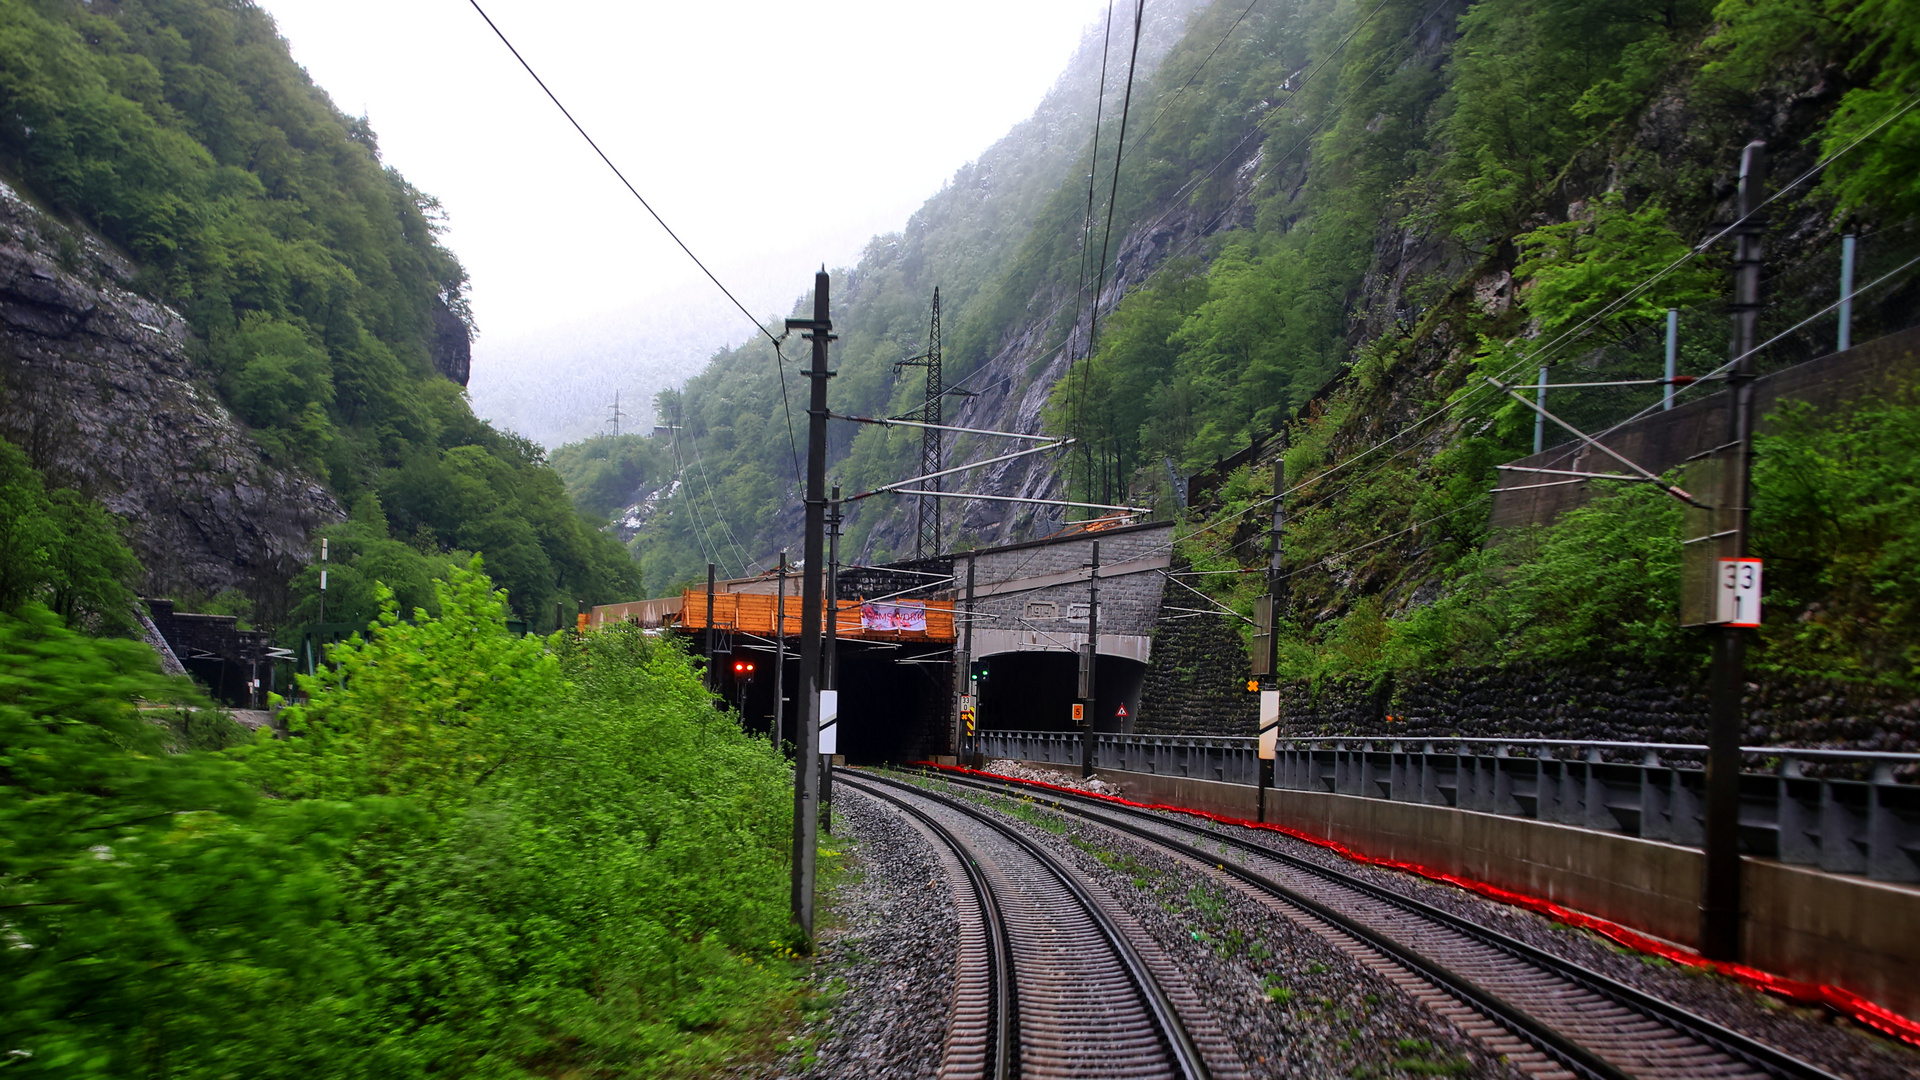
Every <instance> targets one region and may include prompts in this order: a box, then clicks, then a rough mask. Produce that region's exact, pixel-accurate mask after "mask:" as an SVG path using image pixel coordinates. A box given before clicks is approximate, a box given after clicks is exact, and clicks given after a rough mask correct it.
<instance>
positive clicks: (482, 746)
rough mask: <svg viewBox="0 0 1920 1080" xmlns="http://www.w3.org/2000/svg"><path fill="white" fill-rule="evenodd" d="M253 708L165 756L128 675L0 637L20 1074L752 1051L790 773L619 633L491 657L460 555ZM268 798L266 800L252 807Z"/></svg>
mask: <svg viewBox="0 0 1920 1080" xmlns="http://www.w3.org/2000/svg"><path fill="white" fill-rule="evenodd" d="M450 578H451V580H449V581H446V582H441V583H437V584H436V591H437V596H436V608H437V610H438V613H439V614H438V615H437V616H433V615H426V614H424V613H422V614H421V615H420V616H419V617H418V618H417V620H416V621H415V622H413V623H406V622H402V621H401V620H400V619H399V616H398V612H397V610H396V609H395V607H394V604H393V602H392V597H391V594H390V593H383V600H384V603H385V610H384V612H383V614H382V616H381V619H380V621H379V623H378V624H377V625H376V626H375V627H374V628H373V630H372V631H371V633H370V634H369V635H368V636H367V637H366V638H365V639H361V638H358V637H356V638H354V639H353V640H351V641H349V642H348V643H346V644H344V645H341V646H338V647H336V648H335V649H333V651H332V653H331V659H332V661H333V662H334V664H335V668H334V669H333V670H331V671H329V672H326V673H323V674H322V675H321V676H320V677H319V678H318V679H309V680H306V681H305V683H304V684H303V685H304V689H305V690H306V691H307V692H308V693H309V695H310V702H309V703H308V704H307V705H306V706H304V707H301V708H293V709H288V710H286V712H285V713H284V714H283V715H284V716H285V718H286V720H287V723H288V726H289V728H290V730H291V732H292V736H291V737H290V738H288V739H285V740H280V741H274V740H271V739H265V738H264V737H263V740H262V741H260V742H256V743H253V744H250V745H248V746H245V747H242V748H240V749H239V750H236V751H230V752H227V753H224V754H210V753H196V752H180V753H170V752H169V751H168V746H167V741H168V732H167V731H166V730H165V729H164V728H163V727H161V726H159V725H157V724H154V723H150V722H149V721H147V720H146V719H144V718H142V716H141V715H140V713H139V712H138V711H137V710H136V708H135V702H136V701H167V700H179V699H181V697H182V695H183V694H184V690H183V684H182V683H180V682H177V681H173V682H170V681H168V680H164V679H162V678H160V677H159V676H158V675H157V674H155V673H154V670H153V658H152V654H151V652H150V651H149V650H147V649H145V647H144V646H140V645H137V644H133V643H127V642H114V641H101V640H94V639H88V638H85V637H81V636H79V635H77V634H75V633H73V632H71V631H68V630H66V629H64V628H63V627H61V626H60V624H59V620H58V619H57V618H55V617H54V616H52V615H51V614H49V613H46V612H45V611H44V610H42V609H37V608H28V609H26V612H27V613H26V615H25V616H24V617H23V618H22V619H0V735H3V736H4V746H5V747H6V749H5V752H4V756H0V911H4V912H5V915H4V918H0V935H3V936H4V937H5V938H6V941H7V945H8V947H6V948H0V1052H11V1051H19V1052H18V1053H10V1054H9V1057H8V1058H7V1059H6V1060H7V1065H6V1066H5V1067H6V1068H7V1069H9V1070H10V1071H13V1072H15V1073H17V1074H18V1075H21V1076H48V1077H52V1076H59V1077H73V1076H101V1077H107V1076H113V1077H196V1078H197V1077H206V1078H213V1077H231V1076H250V1077H288V1078H292V1077H305V1078H325V1077H368V1078H387V1077H426V1076H429V1075H455V1076H470V1077H515V1078H519V1077H533V1076H554V1075H580V1076H589V1075H590V1076H601V1077H637V1076H655V1075H662V1074H672V1073H679V1072H685V1071H687V1070H689V1069H693V1068H700V1067H707V1066H711V1065H714V1064H716V1063H718V1062H721V1061H723V1060H726V1059H728V1058H731V1057H734V1056H737V1055H738V1054H740V1053H742V1052H755V1053H759V1052H764V1050H765V1048H766V1045H767V1040H768V1039H769V1038H770V1036H771V1032H772V1031H773V1030H774V1029H775V1028H776V1027H777V1026H778V1024H779V1023H780V1022H781V1020H782V1018H783V1017H784V1016H786V1015H788V1013H789V1012H790V1005H791V1001H792V998H793V995H794V993H795V991H796V988H797V982H796V980H795V978H794V973H793V971H792V968H791V966H790V964H789V959H790V957H791V953H790V952H789V951H788V949H787V947H786V945H787V943H788V942H789V940H790V937H789V931H788V921H787V858H788V843H789V834H790V825H791V809H790V808H791V793H792V787H791V773H790V771H789V769H788V767H787V765H786V763H785V762H784V761H783V760H782V759H781V758H780V756H779V755H778V754H777V753H775V752H774V751H773V750H772V749H771V748H770V747H769V746H767V744H766V743H765V742H764V741H762V740H756V739H752V738H749V737H748V736H747V735H745V734H744V733H742V732H741V730H740V728H739V725H738V722H737V720H736V719H735V718H734V717H732V716H730V715H728V714H725V713H721V712H718V711H716V710H715V709H714V708H713V706H712V702H711V697H710V695H708V694H707V692H706V691H705V689H704V688H703V686H702V683H701V680H700V677H699V675H698V673H697V672H696V671H695V668H694V665H693V662H692V661H691V659H690V658H689V657H688V656H687V655H686V654H685V653H684V652H683V651H681V650H680V649H679V648H677V647H676V646H674V645H672V644H669V643H663V642H660V641H657V640H654V639H652V638H649V637H647V636H646V635H645V634H644V633H643V632H641V631H640V630H639V629H637V628H624V627H623V628H616V629H612V630H608V631H605V632H596V633H593V634H589V635H587V636H586V637H584V638H571V637H565V636H558V635H557V636H555V637H553V638H551V639H546V640H543V639H540V638H537V637H521V636H515V635H512V634H510V633H508V631H507V628H506V625H505V612H506V607H505V599H504V597H503V595H502V594H501V593H499V592H496V591H494V589H493V588H492V585H491V583H490V582H489V581H488V580H487V578H486V577H485V576H484V575H483V574H482V573H481V572H480V570H479V565H478V561H477V560H476V561H475V563H474V564H473V565H472V566H470V567H468V568H464V569H458V570H456V571H455V572H453V573H452V574H451V575H450ZM263 795H264V796H266V797H264V798H263V797H262V796H263Z"/></svg>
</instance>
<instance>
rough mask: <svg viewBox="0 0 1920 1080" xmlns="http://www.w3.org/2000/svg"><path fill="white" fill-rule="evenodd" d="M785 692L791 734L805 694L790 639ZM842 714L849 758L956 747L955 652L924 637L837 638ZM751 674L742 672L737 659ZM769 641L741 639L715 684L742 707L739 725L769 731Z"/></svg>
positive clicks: (903, 757) (841, 745)
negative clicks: (951, 718) (951, 738)
mask: <svg viewBox="0 0 1920 1080" xmlns="http://www.w3.org/2000/svg"><path fill="white" fill-rule="evenodd" d="M788 649H789V651H788V652H787V670H786V679H785V684H784V686H783V688H782V689H783V691H784V693H785V695H786V698H787V707H786V710H785V719H784V721H783V726H782V729H781V737H782V740H783V741H785V742H789V743H790V742H792V741H793V731H794V724H795V722H796V719H795V718H796V716H797V714H798V710H799V700H800V662H799V657H798V655H796V653H795V652H794V651H793V642H791V641H790V642H789V643H788ZM839 654H840V664H839V667H840V679H839V684H840V721H839V724H838V729H839V734H838V740H837V742H838V746H837V749H838V752H839V753H841V754H843V755H845V757H846V759H847V763H848V764H850V765H873V764H879V763H882V762H906V761H915V760H919V759H921V758H926V757H930V756H932V755H934V754H944V753H952V750H950V749H949V748H948V747H947V745H946V743H947V725H948V715H949V712H950V709H951V705H950V702H951V694H952V685H951V683H950V681H949V680H950V679H951V678H952V667H953V663H952V653H951V652H949V651H948V650H947V648H946V647H944V646H936V645H929V644H926V643H906V644H901V645H895V644H892V643H889V642H864V641H847V640H842V641H841V642H839ZM741 663H751V664H752V665H753V670H752V671H751V673H747V672H740V673H738V674H736V672H735V670H734V667H735V665H736V664H741ZM773 667H774V652H773V649H772V648H771V647H768V646H761V645H758V644H755V645H750V646H743V645H741V644H739V643H737V642H736V644H735V645H734V649H733V651H732V652H731V653H718V654H715V656H714V669H715V686H716V687H718V689H719V693H720V696H721V697H722V698H723V699H724V700H725V701H726V703H727V704H728V705H730V706H732V707H733V708H734V709H736V710H737V711H738V712H739V713H740V718H741V726H742V727H744V728H745V729H746V730H747V731H750V732H753V733H754V734H757V735H759V736H761V737H762V738H765V737H766V736H767V734H768V731H769V730H770V729H771V727H772V722H773Z"/></svg>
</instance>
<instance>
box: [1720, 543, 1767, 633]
mask: <svg viewBox="0 0 1920 1080" xmlns="http://www.w3.org/2000/svg"><path fill="white" fill-rule="evenodd" d="M1717 594H1718V611H1717V612H1716V613H1715V614H1716V615H1717V618H1715V619H1714V620H1713V621H1714V622H1717V623H1724V624H1726V625H1728V626H1759V625H1760V560H1759V559H1721V560H1720V588H1719V589H1718V590H1717Z"/></svg>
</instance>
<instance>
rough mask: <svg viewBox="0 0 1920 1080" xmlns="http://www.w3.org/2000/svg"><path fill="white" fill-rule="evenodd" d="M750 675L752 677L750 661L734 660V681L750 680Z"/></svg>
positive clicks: (751, 663)
mask: <svg viewBox="0 0 1920 1080" xmlns="http://www.w3.org/2000/svg"><path fill="white" fill-rule="evenodd" d="M752 675H753V661H751V660H735V661H734V662H733V677H734V678H736V679H746V678H750V677H752Z"/></svg>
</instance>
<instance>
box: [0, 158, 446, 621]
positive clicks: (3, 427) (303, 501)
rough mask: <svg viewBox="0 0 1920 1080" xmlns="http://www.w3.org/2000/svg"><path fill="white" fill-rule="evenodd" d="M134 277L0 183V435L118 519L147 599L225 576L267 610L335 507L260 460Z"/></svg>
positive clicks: (109, 253)
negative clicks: (142, 573) (137, 289)
mask: <svg viewBox="0 0 1920 1080" xmlns="http://www.w3.org/2000/svg"><path fill="white" fill-rule="evenodd" d="M133 276H134V275H133V267H132V265H131V264H130V263H129V262H128V261H127V260H126V259H125V258H123V257H121V256H120V255H118V254H117V253H115V252H114V251H113V250H112V249H110V248H109V247H108V246H107V245H105V244H103V243H102V242H101V241H99V240H98V239H97V238H95V237H93V236H91V235H89V234H87V233H85V232H84V231H82V230H81V229H79V228H76V227H70V226H68V225H66V224H63V223H62V222H60V221H58V220H56V219H54V218H53V217H52V216H51V215H49V214H47V213H46V212H44V211H42V210H40V209H39V208H38V207H36V206H34V205H33V204H32V203H30V202H28V201H27V200H26V199H25V198H24V197H23V196H22V195H21V194H20V193H19V192H17V191H16V190H14V189H13V188H11V187H9V186H7V185H6V184H4V183H0V436H5V437H6V438H7V439H9V440H11V441H12V442H14V443H15V444H16V445H18V446H20V447H21V448H22V449H23V450H24V451H25V452H26V453H27V455H28V456H29V457H30V458H31V459H32V461H33V464H34V466H35V467H36V468H38V469H40V470H41V471H42V472H43V473H45V474H46V476H47V479H48V481H49V482H50V483H53V484H58V485H61V486H66V487H72V488H76V489H78V490H80V491H82V492H84V493H85V494H87V495H90V496H92V497H93V498H95V499H97V500H99V501H100V503H101V504H102V505H104V506H105V507H106V508H107V509H109V510H111V511H113V512H114V513H116V514H119V515H120V516H121V517H123V518H125V519H126V520H127V522H128V523H129V525H130V530H129V535H128V540H129V542H130V543H131V545H132V547H133V549H134V552H135V553H136V554H137V555H139V557H140V561H141V563H142V565H144V566H145V567H146V573H147V579H146V580H145V581H144V582H142V583H141V586H140V591H142V592H143V593H145V594H146V595H151V596H165V595H172V594H178V593H183V592H200V593H209V594H210V593H215V592H218V591H219V590H221V589H223V588H227V587H229V586H232V587H238V588H240V589H242V590H244V591H245V592H247V593H248V594H249V595H250V596H252V597H253V598H254V600H255V602H256V604H258V605H260V609H259V611H260V614H261V615H263V616H266V615H270V614H272V613H275V612H277V611H278V610H279V609H280V608H281V607H282V606H283V604H284V590H285V583H286V581H287V579H288V578H289V577H290V576H291V575H292V574H293V572H294V571H295V570H296V569H298V568H299V567H300V566H301V565H302V564H304V563H306V562H307V561H309V555H308V551H307V548H308V543H307V538H308V536H309V534H311V533H312V531H313V530H314V529H315V528H316V527H318V526H320V525H324V524H328V523H330V522H334V521H339V520H342V519H343V518H344V517H345V514H344V512H343V511H342V509H341V507H340V504H339V503H338V501H337V500H335V499H334V497H333V496H332V495H330V494H329V493H328V492H327V491H326V489H325V488H323V487H322V486H321V485H320V483H319V482H318V481H317V480H314V479H312V478H310V477H307V476H303V475H300V474H297V473H294V472H292V471H289V470H287V469H283V468H279V467H276V466H275V465H272V464H270V463H269V462H267V461H266V460H265V459H264V458H263V457H262V455H261V451H260V448H259V446H258V445H257V444H256V443H255V442H254V440H253V439H252V437H251V436H250V435H249V434H248V433H247V431H246V429H245V428H244V426H243V425H242V424H241V423H240V421H238V420H237V419H235V418H234V417H233V416H232V415H231V414H230V413H229V412H228V411H227V409H226V407H225V406H223V405H222V404H221V403H220V400H219V398H218V396H217V395H216V394H215V393H214V391H213V390H212V388H211V387H210V386H209V385H208V384H207V381H206V378H205V372H204V371H203V370H201V369H200V368H198V367H197V366H196V365H195V363H194V362H193V359H192V348H191V346H192V340H191V338H190V336H189V334H188V330H187V325H186V321H185V320H184V319H183V318H182V317H181V316H180V315H179V314H178V313H176V312H174V311H173V310H171V309H170V308H167V307H166V306H164V305H162V304H158V303H155V302H154V301H151V300H148V299H146V298H144V297H142V296H139V295H137V294H136V293H134V292H133V291H132V290H131V289H130V288H129V287H128V285H129V283H130V282H131V281H132V280H133ZM448 317H449V318H452V315H451V313H449V316H448ZM454 321H455V323H457V322H458V320H457V319H455V320H454ZM461 339H462V340H463V341H464V340H465V335H464V332H463V333H462V335H461ZM436 359H438V356H437V355H436ZM460 371H461V374H462V375H464V374H465V358H464V354H462V357H461V367H460ZM450 377H451V376H450ZM460 381H464V379H462V380H460Z"/></svg>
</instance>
